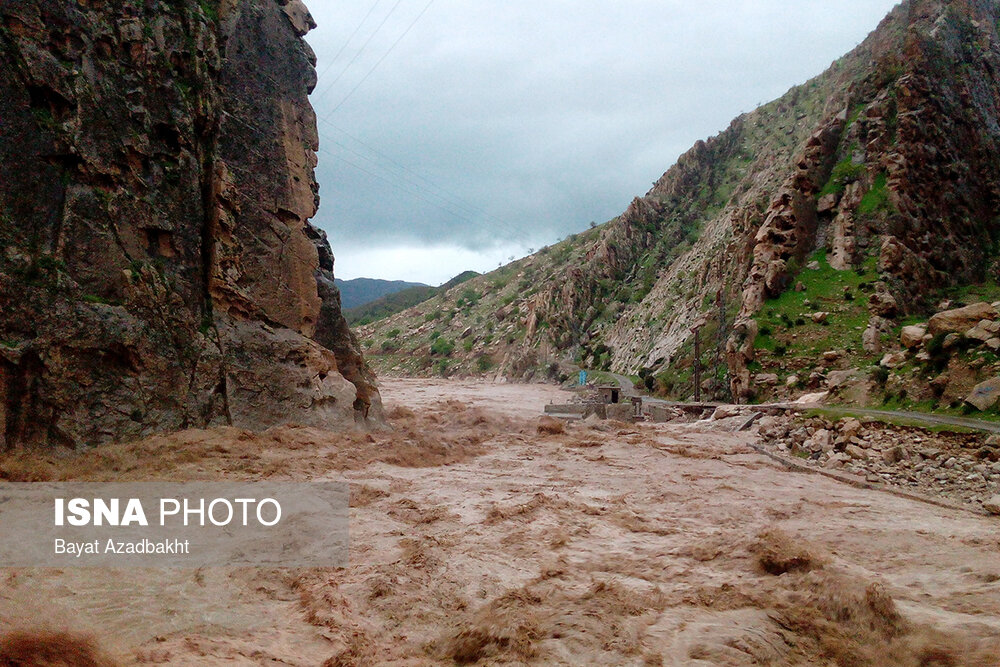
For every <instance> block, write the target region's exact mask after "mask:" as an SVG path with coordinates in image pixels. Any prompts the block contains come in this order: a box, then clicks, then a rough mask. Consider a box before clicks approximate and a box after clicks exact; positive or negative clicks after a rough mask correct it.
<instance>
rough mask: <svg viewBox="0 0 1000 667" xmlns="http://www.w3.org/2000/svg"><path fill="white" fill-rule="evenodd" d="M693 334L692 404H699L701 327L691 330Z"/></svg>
mask: <svg viewBox="0 0 1000 667" xmlns="http://www.w3.org/2000/svg"><path fill="white" fill-rule="evenodd" d="M691 332H692V333H693V334H694V402H695V403H701V335H700V332H701V327H700V326H696V327H695V328H693V329H692V330H691Z"/></svg>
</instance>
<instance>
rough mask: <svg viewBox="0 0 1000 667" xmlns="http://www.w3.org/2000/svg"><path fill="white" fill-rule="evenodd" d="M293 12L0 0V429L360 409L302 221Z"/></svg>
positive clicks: (345, 417) (360, 381)
mask: <svg viewBox="0 0 1000 667" xmlns="http://www.w3.org/2000/svg"><path fill="white" fill-rule="evenodd" d="M311 26H312V19H311V17H310V16H309V14H308V12H307V11H306V10H305V8H304V6H303V5H302V4H301V2H299V1H298V0H285V2H281V1H280V0H221V1H220V0H202V1H199V0H182V1H178V2H170V3H162V2H152V1H145V2H144V1H141V0H130V1H126V2H115V3H111V2H105V1H104V0H78V1H72V2H58V3H52V2H46V1H44V0H21V1H18V2H13V3H4V4H3V5H2V6H0V54H2V62H0V105H2V113H0V117H2V122H0V242H2V246H3V253H2V255H0V448H4V447H13V446H19V445H34V444H65V445H69V446H82V445H89V444H96V443H100V442H105V441H109V440H119V439H126V438H131V437H138V436H142V435H146V434H148V433H150V432H154V431H164V430H170V429H176V428H185V427H192V426H206V425H210V424H218V423H232V424H236V425H239V426H244V427H249V428H261V427H266V426H269V425H272V424H275V423H281V422H286V421H293V422H301V423H309V424H316V425H323V426H335V425H346V424H354V423H355V422H356V421H362V422H363V421H365V420H366V419H376V420H377V419H379V418H380V415H381V408H380V402H379V397H378V392H377V389H375V386H374V378H373V377H372V375H371V373H370V371H368V369H367V367H366V365H365V362H364V360H363V358H362V357H361V354H360V352H359V351H358V347H357V343H356V341H355V340H354V338H353V337H352V335H351V333H350V331H349V329H348V328H347V325H346V323H345V322H344V321H343V317H342V315H341V314H340V307H339V295H338V294H337V292H336V288H334V287H333V286H332V270H333V258H332V252H331V251H330V248H329V245H328V244H327V242H326V239H325V236H323V235H322V234H321V233H320V232H318V231H317V230H315V229H314V228H312V226H311V225H310V224H309V222H308V220H309V218H310V217H311V216H312V215H313V214H314V213H315V210H316V207H317V205H318V202H319V199H318V194H317V192H318V186H317V185H316V182H315V180H314V178H313V168H314V167H315V164H316V153H315V151H316V150H317V148H318V145H317V144H318V136H317V132H316V119H315V116H314V114H313V111H312V109H311V107H310V105H309V102H308V93H309V92H310V91H311V90H312V88H313V86H315V83H316V75H315V70H314V65H315V57H314V55H313V54H312V52H311V50H310V49H309V47H308V45H307V44H306V43H305V42H304V41H303V40H302V36H303V35H304V34H305V33H306V32H307V31H308V29H309V28H310V27H311ZM321 256H322V257H323V261H322V262H321Z"/></svg>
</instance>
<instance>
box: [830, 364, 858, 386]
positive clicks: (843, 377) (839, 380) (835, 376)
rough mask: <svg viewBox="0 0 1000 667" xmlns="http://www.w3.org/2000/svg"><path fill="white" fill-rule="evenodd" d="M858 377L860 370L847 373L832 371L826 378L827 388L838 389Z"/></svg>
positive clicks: (853, 369) (854, 369)
mask: <svg viewBox="0 0 1000 667" xmlns="http://www.w3.org/2000/svg"><path fill="white" fill-rule="evenodd" d="M857 376H858V370H857V369H856V368H851V369H849V370H846V371H830V372H829V373H828V374H827V376H826V386H827V387H829V388H830V389H837V388H839V387H843V386H844V385H846V384H847V383H848V382H850V381H851V380H854V379H856V378H857Z"/></svg>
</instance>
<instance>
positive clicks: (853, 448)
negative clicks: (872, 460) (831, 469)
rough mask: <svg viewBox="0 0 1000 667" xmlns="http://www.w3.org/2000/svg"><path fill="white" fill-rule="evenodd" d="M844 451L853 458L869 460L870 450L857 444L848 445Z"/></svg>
mask: <svg viewBox="0 0 1000 667" xmlns="http://www.w3.org/2000/svg"><path fill="white" fill-rule="evenodd" d="M844 453H845V454H847V455H848V456H850V457H851V458H852V459H855V460H857V461H867V460H868V452H866V451H865V450H863V449H861V448H860V447H858V446H857V445H853V444H852V445H848V446H847V447H845V448H844Z"/></svg>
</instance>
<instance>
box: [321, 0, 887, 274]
mask: <svg viewBox="0 0 1000 667" xmlns="http://www.w3.org/2000/svg"><path fill="white" fill-rule="evenodd" d="M393 4H394V3H393V2H390V1H389V0H383V2H380V3H379V6H378V7H377V8H376V10H375V11H374V12H373V14H372V18H371V19H369V21H368V23H367V24H366V25H365V26H364V27H363V28H362V29H361V30H360V31H359V33H358V37H357V38H355V40H354V42H353V44H352V45H351V46H350V47H349V48H348V49H346V50H345V52H344V55H342V56H341V58H340V60H339V62H337V63H334V64H333V65H332V66H331V67H329V68H328V70H327V74H326V75H324V76H323V77H321V78H320V82H319V86H318V88H317V91H316V93H314V95H313V103H314V105H315V106H316V108H317V113H318V115H319V116H320V117H327V116H329V123H332V124H333V125H330V124H329V123H327V122H324V123H321V124H320V133H321V137H322V139H321V143H322V147H321V152H320V167H319V169H318V176H319V180H320V184H321V195H322V198H323V202H322V206H321V209H320V212H319V214H318V215H317V218H316V222H317V223H318V224H319V225H320V226H321V227H323V228H325V229H326V230H327V231H328V232H329V233H330V236H331V239H332V241H333V243H334V248H335V250H337V249H338V246H340V247H344V248H351V247H360V246H363V245H380V244H381V245H385V246H397V247H398V246H400V245H406V244H412V245H430V244H435V243H437V244H440V243H441V242H442V241H443V240H448V241H449V242H450V243H452V244H454V245H458V246H463V247H467V248H472V249H478V248H485V247H489V246H490V245H492V244H493V243H495V242H497V241H503V242H509V241H514V242H520V243H521V244H522V245H524V246H535V247H537V246H540V245H542V244H544V243H549V242H552V241H553V240H555V239H556V238H558V237H561V236H564V235H566V234H568V233H571V232H573V231H578V230H580V229H583V228H585V227H586V225H587V223H588V222H589V221H591V220H596V221H603V220H606V219H608V218H610V217H613V216H614V215H616V214H618V213H620V212H621V211H622V210H623V209H624V207H625V206H626V205H627V204H628V202H629V201H630V200H631V198H632V197H633V196H636V195H641V194H643V193H644V192H645V191H646V190H647V189H648V188H649V186H650V184H651V183H652V181H654V180H655V179H657V178H658V177H659V176H660V175H661V174H662V173H663V172H664V171H665V170H666V169H667V168H668V167H669V166H670V165H671V164H672V163H673V162H674V161H675V160H676V158H677V156H678V155H679V154H680V153H682V152H683V151H684V150H686V149H687V148H689V147H690V146H691V144H693V143H694V141H696V140H698V139H701V138H704V137H707V136H710V135H712V134H715V133H717V132H718V131H720V130H722V129H724V128H725V127H726V126H727V125H728V123H729V121H730V120H731V119H732V118H733V117H734V116H736V115H738V114H739V113H740V112H743V111H749V110H751V109H752V108H754V107H755V106H756V104H757V103H759V102H765V101H768V100H770V99H773V98H774V97H777V96H779V95H781V94H782V93H783V92H785V91H786V90H787V89H788V88H789V87H791V86H792V85H795V84H797V83H802V82H803V81H805V80H807V79H808V78H810V77H812V76H814V75H816V74H819V73H820V72H821V71H823V70H824V69H825V68H826V67H827V66H828V65H829V64H830V62H832V61H833V60H834V59H835V58H837V57H839V56H840V55H842V54H843V53H845V52H847V51H848V50H850V49H851V48H853V47H854V46H855V45H856V44H857V43H858V42H860V41H861V40H862V39H864V37H865V36H866V35H867V34H868V32H870V31H871V30H872V29H874V28H875V26H876V25H877V23H878V21H879V20H880V18H881V17H882V16H883V15H884V14H885V13H886V12H888V11H889V9H891V7H892V6H893V5H894V4H895V2H893V1H892V0H841V1H839V2H795V3H789V2H787V0H786V1H784V2H777V1H775V0H758V1H754V2H749V1H747V2H733V1H731V2H722V1H716V2H711V1H710V2H698V3H693V2H688V1H685V2H679V1H663V0H659V1H653V0H628V1H623V2H615V3H610V2H606V1H603V2H602V1H598V0H584V1H574V2H569V1H568V0H545V1H539V0H534V1H527V0H512V1H508V2H504V3H484V2H472V1H469V0H436V2H435V3H434V4H433V5H432V6H431V8H430V9H429V10H428V11H427V13H426V14H425V15H424V16H423V17H422V19H421V20H420V21H419V22H418V23H417V24H416V25H415V26H414V28H413V29H412V31H411V32H410V33H409V34H408V35H407V36H406V37H405V38H404V39H403V40H402V41H401V42H400V43H399V44H398V46H397V47H396V49H395V50H394V51H393V52H392V53H391V54H390V55H389V56H388V57H387V58H386V59H385V61H384V62H383V63H382V64H381V66H380V67H379V68H378V69H377V70H376V71H375V72H374V73H373V74H372V75H371V77H370V78H368V79H367V81H365V82H364V84H363V85H361V86H360V87H359V88H358V89H357V91H356V92H355V93H354V94H353V96H352V97H351V98H350V99H349V100H348V101H347V102H346V103H344V104H343V106H342V107H341V108H340V109H339V110H337V111H336V112H335V113H332V114H331V110H332V109H333V107H334V106H336V105H337V104H338V103H339V102H340V101H341V100H342V99H343V97H344V96H345V95H346V94H347V92H348V91H350V90H351V89H352V88H353V87H354V86H355V85H356V84H357V82H358V81H359V80H360V78H361V77H362V76H364V74H365V73H366V72H368V70H369V69H370V67H371V66H372V65H373V64H374V63H375V61H376V60H377V59H378V58H379V57H381V56H382V55H383V54H384V53H385V52H386V49H388V47H389V45H390V44H391V43H392V42H393V41H394V40H395V39H396V38H397V37H398V36H399V35H400V34H401V33H402V31H403V30H404V29H405V28H406V27H407V26H408V25H409V24H410V22H411V21H412V20H413V18H414V17H415V16H416V15H417V13H418V12H419V11H420V10H421V9H422V8H423V7H424V5H425V4H426V2H425V0H403V2H402V3H401V4H400V6H399V9H398V10H397V12H396V13H395V14H394V15H393V16H392V17H390V19H389V20H388V21H387V22H386V24H385V26H384V28H383V29H382V31H381V32H380V33H379V35H377V36H376V38H375V39H373V40H372V42H371V44H370V46H369V49H368V50H367V51H366V52H365V53H363V54H362V56H361V57H360V58H358V60H357V62H356V64H355V66H354V67H352V68H351V70H349V71H348V72H347V73H346V74H345V75H344V76H343V78H342V79H341V80H340V81H338V82H337V85H336V86H335V87H333V88H332V89H330V90H326V89H327V86H328V82H329V81H330V80H332V78H333V77H334V76H336V74H337V73H338V72H339V71H340V69H341V68H342V67H343V65H344V64H346V62H347V61H348V60H349V59H350V58H351V57H353V55H354V53H355V51H356V49H357V47H358V46H360V44H361V43H362V42H363V40H364V38H365V37H367V35H368V34H369V33H370V31H371V30H372V29H373V28H374V26H375V25H377V23H378V21H380V20H381V19H382V17H384V16H385V14H386V13H387V12H388V11H389V8H390V7H391V6H392V5H393ZM309 6H310V9H311V10H312V13H313V15H314V16H315V18H316V20H317V22H318V23H319V25H320V27H319V28H318V29H316V30H314V31H313V32H312V33H310V35H309V36H308V39H309V41H310V43H311V44H312V45H313V47H314V49H315V50H316V52H317V54H318V56H319V66H318V69H319V70H320V71H323V70H324V69H325V68H327V66H328V65H329V59H330V58H331V57H332V56H333V55H334V54H335V53H336V51H337V50H338V49H339V48H340V47H341V46H342V45H343V43H344V41H345V40H346V39H347V37H348V35H349V34H350V32H351V31H352V30H353V29H354V28H355V27H356V26H357V24H358V22H359V21H360V19H361V17H362V16H364V14H365V12H366V11H368V9H369V8H370V7H371V3H370V2H367V1H366V2H357V3H343V2H335V1H333V0H312V1H311V2H310V3H309ZM334 126H336V128H340V129H342V130H346V131H347V132H349V133H350V134H352V135H354V136H356V137H358V138H360V139H361V140H363V141H364V142H365V143H366V144H368V145H369V146H371V147H374V148H375V149H377V150H378V151H379V152H381V153H383V154H384V155H385V156H388V157H389V158H391V160H393V161H395V162H396V163H399V164H401V165H404V166H405V167H407V168H408V169H409V170H411V171H412V172H415V173H416V174H419V175H420V177H423V178H426V179H427V180H428V181H430V182H431V183H433V184H435V185H437V186H440V187H443V188H445V189H446V190H447V191H448V193H449V194H447V195H443V196H445V197H447V198H451V197H452V196H459V197H461V198H462V199H463V200H466V201H468V202H469V203H471V205H472V207H473V208H475V209H476V210H475V211H472V210H469V209H467V208H466V207H465V206H463V205H459V204H453V203H452V204H450V203H445V202H442V201H441V200H440V198H439V197H438V196H437V195H438V194H440V193H437V192H436V191H435V189H434V187H433V186H431V185H428V184H427V183H425V182H424V181H421V180H420V178H418V177H416V176H413V175H411V174H409V173H402V175H401V173H400V171H399V169H397V168H396V167H395V166H394V165H393V164H392V163H391V162H390V161H389V160H387V159H385V158H383V157H377V156H375V155H374V154H371V153H370V152H369V150H368V148H366V147H364V146H362V145H360V144H357V143H356V142H354V141H353V140H352V139H349V138H347V137H346V136H345V135H344V134H342V133H341V131H340V129H334ZM335 142H336V143H335ZM338 143H339V144H342V145H337V144H338ZM345 147H347V148H349V149H352V150H354V151H357V152H358V153H361V154H363V155H368V156H369V157H370V158H371V160H370V161H369V160H365V159H363V158H361V157H359V156H357V155H354V154H352V153H351V152H350V151H349V150H347V148H345ZM345 160H347V161H350V162H353V163H354V164H355V165H357V167H362V168H364V169H365V170H367V171H368V172H371V173H370V174H369V173H364V172H363V171H360V170H359V169H358V168H356V167H355V166H350V165H348V164H347V162H345ZM372 174H375V175H378V176H380V177H382V178H383V179H386V180H388V181H390V182H392V183H393V184H395V186H396V187H394V185H390V184H388V183H386V182H385V181H384V180H380V179H379V178H376V177H375V176H373V175H372ZM406 180H410V181H412V182H410V183H407V182H406ZM399 188H403V189H404V190H407V191H408V192H402V191H400V189H399ZM415 195H419V196H421V197H423V198H424V199H427V200H430V201H431V202H433V203H428V202H427V201H422V200H421V199H420V198H419V197H418V196H415ZM435 204H436V205H435ZM445 209H447V210H450V211H452V212H451V213H449V212H447V211H446V210H445ZM497 219H498V220H500V221H502V224H498V223H497V222H496V220H497ZM340 252H343V251H340ZM373 271H374V270H373Z"/></svg>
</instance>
